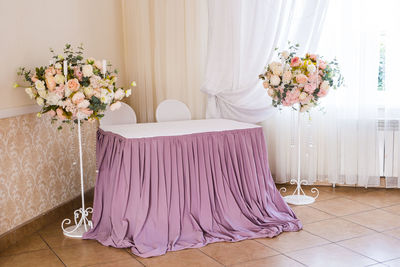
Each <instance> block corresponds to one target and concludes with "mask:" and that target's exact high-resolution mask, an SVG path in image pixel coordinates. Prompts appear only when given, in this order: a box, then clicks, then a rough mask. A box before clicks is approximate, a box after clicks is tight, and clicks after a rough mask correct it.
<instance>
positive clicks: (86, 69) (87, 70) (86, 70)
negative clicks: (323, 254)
mask: <svg viewBox="0 0 400 267" xmlns="http://www.w3.org/2000/svg"><path fill="white" fill-rule="evenodd" d="M82 73H83V76H84V77H91V76H92V75H93V66H92V65H83V67H82Z"/></svg>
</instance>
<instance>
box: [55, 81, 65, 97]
mask: <svg viewBox="0 0 400 267" xmlns="http://www.w3.org/2000/svg"><path fill="white" fill-rule="evenodd" d="M55 92H56V94H57V95H59V96H61V97H63V96H64V84H60V85H59V86H57V87H56V90H55Z"/></svg>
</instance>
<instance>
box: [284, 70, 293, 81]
mask: <svg viewBox="0 0 400 267" xmlns="http://www.w3.org/2000/svg"><path fill="white" fill-rule="evenodd" d="M291 79H292V72H291V71H290V70H287V71H285V73H283V77H282V80H283V82H284V83H289V82H290V80H291Z"/></svg>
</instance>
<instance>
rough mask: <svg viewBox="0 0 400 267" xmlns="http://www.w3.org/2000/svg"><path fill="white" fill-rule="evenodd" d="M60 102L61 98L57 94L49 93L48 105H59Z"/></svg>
mask: <svg viewBox="0 0 400 267" xmlns="http://www.w3.org/2000/svg"><path fill="white" fill-rule="evenodd" d="M60 100H61V97H60V96H59V95H58V94H56V93H49V94H48V96H47V98H46V101H47V104H49V105H58V104H59V101H60Z"/></svg>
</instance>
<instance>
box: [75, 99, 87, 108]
mask: <svg viewBox="0 0 400 267" xmlns="http://www.w3.org/2000/svg"><path fill="white" fill-rule="evenodd" d="M89 105H90V102H89V100H87V99H85V100H83V101H82V102H80V103H79V104H78V105H77V108H87V107H88V106H89Z"/></svg>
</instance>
